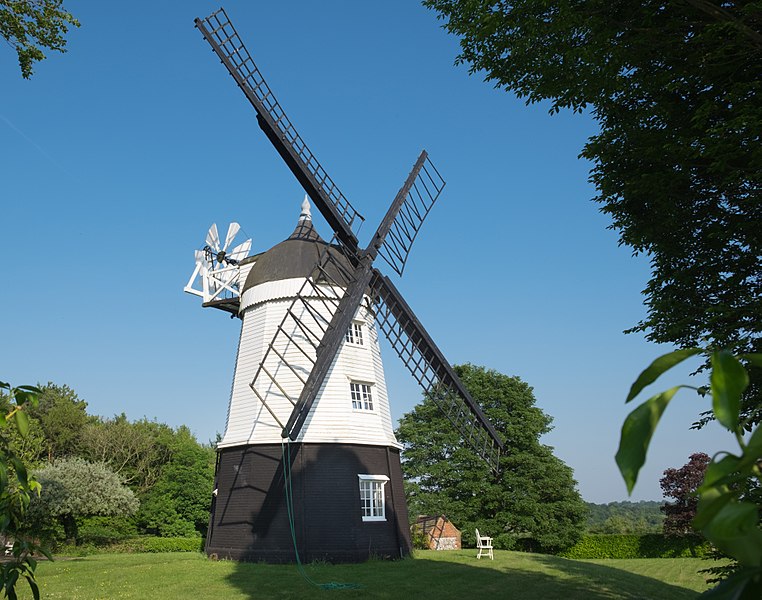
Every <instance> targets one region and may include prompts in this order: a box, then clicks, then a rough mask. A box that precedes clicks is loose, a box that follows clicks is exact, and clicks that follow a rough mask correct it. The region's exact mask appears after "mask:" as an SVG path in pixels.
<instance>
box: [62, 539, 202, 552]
mask: <svg viewBox="0 0 762 600" xmlns="http://www.w3.org/2000/svg"><path fill="white" fill-rule="evenodd" d="M203 549H204V540H203V538H201V537H173V538H161V537H153V536H140V537H131V538H126V539H123V540H120V541H117V542H113V541H110V542H106V541H103V540H93V541H91V542H90V543H85V544H81V545H79V546H76V545H73V544H64V545H61V546H59V547H57V548H56V549H55V554H58V555H63V556H89V555H91V554H97V553H145V552H201V551H202V550H203Z"/></svg>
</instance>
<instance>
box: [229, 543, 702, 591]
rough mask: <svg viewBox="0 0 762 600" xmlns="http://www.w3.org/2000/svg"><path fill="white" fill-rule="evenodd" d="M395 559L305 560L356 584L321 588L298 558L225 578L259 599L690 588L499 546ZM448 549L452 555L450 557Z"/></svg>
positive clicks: (246, 567)
mask: <svg viewBox="0 0 762 600" xmlns="http://www.w3.org/2000/svg"><path fill="white" fill-rule="evenodd" d="M427 554H428V553H423V555H422V556H421V557H420V558H415V559H406V560H398V561H380V560H371V561H368V562H365V563H361V564H351V565H350V564H346V565H328V564H311V565H307V566H305V568H304V569H305V572H306V573H307V575H308V576H309V577H310V578H311V579H312V580H314V581H315V582H317V583H329V582H336V583H354V584H358V585H360V586H362V587H361V589H343V590H326V589H321V588H319V587H316V586H314V585H312V584H310V583H309V582H307V581H306V580H305V579H304V578H303V577H302V576H301V574H300V573H299V571H298V569H297V567H296V565H265V564H247V563H238V564H237V565H236V566H235V567H234V569H233V571H232V572H231V573H230V575H229V576H228V581H229V583H230V584H231V585H233V586H234V587H235V588H236V589H237V590H239V591H240V592H242V594H243V595H244V597H246V598H251V599H254V598H256V599H257V600H260V599H263V598H323V597H326V598H327V597H331V596H332V597H338V598H365V599H367V598H379V599H387V598H388V599H390V600H391V599H397V598H437V599H447V598H458V599H461V598H471V597H476V596H480V597H490V598H498V599H500V598H511V599H527V600H553V599H556V598H558V599H561V600H615V599H616V600H644V599H648V600H658V599H662V598H663V599H665V600H682V599H688V598H696V597H697V596H698V594H697V593H696V592H694V591H692V590H689V589H686V588H683V587H678V586H675V585H670V584H668V583H664V582H662V581H658V580H655V579H651V578H649V577H644V576H642V575H637V574H634V573H629V572H627V571H623V570H621V569H617V568H613V567H607V566H602V565H595V564H588V563H582V562H577V561H573V560H565V559H559V558H556V557H551V556H540V555H530V554H521V553H514V552H506V553H498V554H497V555H496V560H495V561H494V562H493V561H485V560H480V561H477V560H476V558H475V557H473V556H472V555H471V554H470V553H468V552H465V551H463V552H457V553H450V552H448V553H444V552H443V553H437V556H436V557H431V558H430V556H431V555H428V556H427ZM447 555H449V556H447Z"/></svg>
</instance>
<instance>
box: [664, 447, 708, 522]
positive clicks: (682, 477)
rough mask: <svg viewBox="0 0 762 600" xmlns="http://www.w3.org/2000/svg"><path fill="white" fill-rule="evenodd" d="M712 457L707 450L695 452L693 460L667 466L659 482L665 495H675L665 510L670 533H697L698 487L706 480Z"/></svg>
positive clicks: (665, 506)
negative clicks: (706, 452)
mask: <svg viewBox="0 0 762 600" xmlns="http://www.w3.org/2000/svg"><path fill="white" fill-rule="evenodd" d="M710 461H711V458H709V455H707V454H704V453H703V452H696V453H694V454H691V455H690V457H689V460H688V462H687V463H686V464H684V465H683V466H682V467H680V468H679V469H666V470H665V471H664V476H663V477H662V478H661V479H660V480H659V485H660V486H661V490H662V492H663V493H664V497H665V498H671V499H672V501H671V502H669V501H668V502H666V503H665V504H664V505H663V506H662V507H661V510H662V512H663V513H664V515H665V519H664V533H665V534H666V535H689V534H692V533H695V530H694V529H693V525H692V522H693V518H694V517H695V516H696V509H697V508H698V496H697V495H696V490H698V488H699V486H700V485H701V483H702V482H703V481H704V473H706V468H707V466H708V465H709V462H710Z"/></svg>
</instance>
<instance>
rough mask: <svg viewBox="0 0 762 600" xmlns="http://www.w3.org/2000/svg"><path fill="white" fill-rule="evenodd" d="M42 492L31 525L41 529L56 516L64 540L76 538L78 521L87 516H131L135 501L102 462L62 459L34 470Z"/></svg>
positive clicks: (34, 504) (136, 503) (136, 501)
mask: <svg viewBox="0 0 762 600" xmlns="http://www.w3.org/2000/svg"><path fill="white" fill-rule="evenodd" d="M35 476H36V478H37V481H39V482H40V483H41V484H42V494H41V495H40V497H39V499H38V500H36V501H35V502H34V503H33V504H32V507H31V510H30V515H29V519H30V525H31V526H32V527H33V528H40V527H42V526H43V525H44V524H45V521H46V520H48V519H51V518H55V519H58V520H59V521H60V523H61V525H62V526H63V528H64V533H65V534H66V539H67V541H72V542H78V541H79V533H78V532H79V529H78V524H77V521H78V519H81V518H82V517H88V516H119V515H131V514H133V513H134V512H135V511H136V510H137V508H138V500H137V498H135V495H134V494H133V493H132V491H131V490H130V489H129V488H128V487H126V486H125V485H124V484H123V483H122V480H121V479H120V478H119V476H118V475H117V474H116V473H114V472H113V471H112V470H111V469H109V468H108V466H107V465H105V464H104V463H89V462H87V461H86V460H83V459H81V458H64V459H61V460H58V461H56V462H55V463H53V464H50V465H48V466H47V467H44V468H43V469H40V470H39V471H37V472H35Z"/></svg>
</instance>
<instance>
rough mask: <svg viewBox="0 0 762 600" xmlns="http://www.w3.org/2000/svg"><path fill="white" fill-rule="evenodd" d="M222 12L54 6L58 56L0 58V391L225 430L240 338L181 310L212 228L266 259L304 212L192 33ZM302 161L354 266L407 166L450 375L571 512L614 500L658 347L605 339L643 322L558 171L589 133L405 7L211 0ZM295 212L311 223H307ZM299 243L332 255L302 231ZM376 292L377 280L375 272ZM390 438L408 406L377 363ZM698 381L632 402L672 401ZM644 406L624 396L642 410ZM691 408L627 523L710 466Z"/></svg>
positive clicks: (708, 437) (195, 302) (708, 444)
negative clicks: (353, 216)
mask: <svg viewBox="0 0 762 600" xmlns="http://www.w3.org/2000/svg"><path fill="white" fill-rule="evenodd" d="M218 6H219V5H217V4H215V3H211V2H206V1H201V0H188V1H185V2H172V3H169V2H167V3H156V2H147V1H145V0H134V1H133V2H130V3H129V5H123V4H113V3H105V2H84V1H81V0H80V1H75V0H68V1H67V2H66V7H67V8H68V10H70V11H71V12H72V13H73V14H74V15H75V16H76V17H77V18H78V19H79V20H80V22H81V23H82V26H81V28H79V29H75V30H73V31H71V32H70V33H69V36H68V39H69V42H68V52H67V53H66V54H63V55H61V54H57V53H50V55H49V58H48V59H47V60H45V61H43V62H42V63H38V64H37V66H36V67H35V75H34V76H33V77H32V79H31V80H23V79H22V78H21V75H20V72H19V69H18V66H17V62H16V56H15V54H14V53H13V51H12V50H11V48H9V47H7V46H5V45H3V46H1V47H0V86H1V87H0V89H1V90H2V92H1V93H0V223H2V232H3V250H4V260H3V266H4V269H3V270H4V278H3V279H4V286H3V289H2V293H0V327H1V330H0V331H1V332H2V334H1V335H2V339H3V343H2V344H1V345H0V379H2V380H4V381H9V382H11V383H12V384H14V385H20V384H26V383H36V382H40V383H45V382H47V381H52V382H55V383H57V384H66V385H68V386H70V387H71V388H73V389H74V390H75V391H76V392H77V393H78V394H79V396H80V398H82V399H84V400H86V401H87V403H88V411H89V412H90V413H91V414H98V415H102V416H104V417H109V416H113V415H115V414H119V413H122V412H124V413H126V414H127V416H128V417H129V418H130V419H139V418H142V417H144V416H145V417H148V418H149V419H156V420H158V421H161V422H165V423H168V424H170V425H172V426H173V427H177V426H180V425H187V426H188V427H189V428H190V429H191V430H192V431H193V432H194V433H195V435H196V436H197V438H198V439H199V440H200V441H202V442H206V441H209V440H213V439H214V437H215V434H216V433H217V432H220V433H221V432H222V431H223V430H224V427H225V417H226V412H227V403H228V398H229V394H230V386H231V382H232V375H233V368H234V362H235V352H236V346H237V340H238V334H239V327H240V321H238V320H237V319H232V320H231V319H230V318H229V315H227V314H226V313H223V312H221V311H216V310H213V309H202V307H201V306H200V299H199V298H197V297H195V296H191V295H188V294H185V293H183V286H184V285H185V284H186V282H187V280H188V277H189V276H190V274H191V272H192V271H193V267H194V254H193V253H194V250H195V249H198V248H201V247H202V246H203V245H204V236H205V234H206V231H207V229H208V228H209V226H210V225H211V224H212V223H217V225H218V227H219V228H220V230H221V231H225V230H226V228H227V224H228V223H230V222H231V221H237V222H239V223H240V224H241V226H242V228H243V231H244V232H245V233H246V234H247V235H248V236H250V237H252V238H253V247H252V251H253V252H255V253H256V252H262V251H265V250H267V249H268V248H270V247H272V246H273V245H275V244H277V243H278V242H280V241H282V240H283V239H285V238H286V237H287V236H288V235H289V234H290V233H291V231H292V230H293V228H294V226H295V224H296V221H297V218H298V216H299V212H300V204H301V201H302V198H303V195H304V192H303V190H302V189H301V187H300V185H299V184H298V182H297V181H296V180H295V178H294V177H293V175H292V174H291V172H290V171H289V170H288V168H287V167H286V166H285V165H284V164H283V162H282V160H281V159H280V157H279V156H278V155H277V153H276V152H275V150H274V149H273V147H272V146H271V144H270V143H269V141H268V140H267V139H266V138H265V136H264V134H263V133H262V132H261V131H260V129H259V127H258V126H257V123H256V118H255V112H254V109H253V108H252V107H251V106H250V105H249V103H248V101H247V100H246V99H245V97H244V95H243V94H242V93H241V92H240V90H238V89H237V87H236V86H235V84H234V82H233V80H232V79H231V77H230V76H229V75H228V73H227V71H226V70H225V68H224V67H223V66H222V65H221V64H220V63H219V61H218V59H217V58H216V56H215V55H214V54H213V53H212V51H211V49H210V47H209V46H208V45H207V43H206V42H205V41H204V40H203V38H202V37H201V34H200V33H199V32H198V31H197V30H196V29H195V28H194V25H193V20H194V18H195V17H206V16H207V15H208V14H210V13H212V12H213V11H214V10H216V9H217V8H218ZM225 8H226V10H227V12H228V14H229V16H230V18H231V20H232V21H233V23H234V25H235V26H236V28H237V30H238V32H239V34H240V35H241V37H242V39H243V40H244V42H245V43H246V46H247V48H248V50H249V52H250V53H251V54H252V56H253V58H254V60H255V62H256V63H257V65H258V66H259V68H260V70H261V71H262V73H263V74H264V76H265V78H266V79H267V81H268V83H269V85H270V87H271V88H272V89H273V91H274V92H275V94H276V96H277V97H278V99H279V101H280V103H281V105H282V106H283V108H284V109H285V111H286V113H287V115H288V116H289V118H290V119H291V121H292V122H293V123H294V125H295V126H296V128H297V130H298V131H299V133H300V134H301V136H302V138H303V139H304V140H305V141H306V142H307V144H308V145H309V147H310V149H311V150H312V152H313V153H314V154H315V156H316V157H317V158H318V160H320V162H321V163H322V165H323V166H324V167H325V168H326V170H327V171H328V173H329V174H330V175H331V177H332V178H333V179H334V181H335V182H336V183H337V184H338V186H339V187H340V189H341V190H342V192H343V193H344V195H345V196H346V197H347V198H348V199H349V200H350V202H351V203H352V204H353V205H354V207H355V208H356V209H357V210H358V211H359V212H360V213H362V215H363V216H364V217H365V219H366V223H365V226H364V228H363V230H362V231H361V232H360V236H359V237H360V241H361V243H363V244H364V243H367V242H368V240H369V238H370V236H371V234H372V233H373V231H374V230H375V228H376V226H377V223H378V222H379V220H380V219H381V217H382V216H383V214H384V213H385V212H386V209H387V207H388V205H389V203H390V202H391V200H392V199H393V197H394V195H395V193H396V192H397V190H398V189H399V187H400V185H401V184H402V182H403V181H404V179H405V177H406V176H407V174H408V172H409V171H410V168H411V167H412V164H413V163H414V161H415V159H416V157H417V156H418V154H419V152H420V150H421V149H422V148H425V149H426V150H427V151H428V152H429V155H430V158H431V160H432V162H433V163H434V164H435V165H436V167H437V169H438V170H439V172H440V173H441V174H442V176H443V177H444V179H445V180H446V181H447V185H446V187H445V189H444V191H443V193H442V195H441V196H440V199H439V200H438V202H437V205H436V206H435V207H434V209H433V210H432V212H431V214H430V215H429V217H428V219H427V221H426V223H425V224H424V226H423V229H422V231H421V233H420V234H419V236H418V238H417V240H416V242H415V244H414V245H413V248H412V251H411V255H410V258H409V260H408V264H407V267H406V270H405V273H404V276H403V277H402V278H401V279H400V278H398V277H397V276H396V275H395V274H393V273H391V271H390V270H389V269H387V270H386V274H388V275H390V276H391V277H392V279H393V281H394V282H395V284H396V285H397V287H398V288H399V289H400V291H401V292H402V294H403V296H404V297H405V299H406V300H407V302H408V303H409V304H410V305H411V307H412V309H413V310H414V311H415V313H416V315H417V316H418V317H419V319H420V320H421V321H422V323H423V324H424V326H425V327H426V329H427V330H428V331H429V332H430V333H431V335H432V337H433V338H434V339H435V341H436V342H437V344H438V345H439V347H440V349H441V350H442V351H443V352H444V354H445V356H447V357H448V359H449V360H450V362H451V363H453V364H460V363H465V362H471V363H474V364H478V365H484V366H486V367H489V368H491V369H496V370H498V371H500V372H502V373H505V374H508V375H515V376H518V377H520V378H522V379H523V380H524V381H526V382H528V383H529V384H530V385H531V386H532V387H533V389H534V394H535V397H536V400H537V406H539V407H540V408H541V409H542V410H543V411H545V412H546V413H547V414H549V415H551V416H552V417H553V419H554V429H553V431H551V432H550V433H549V434H547V435H546V436H544V437H543V439H542V441H543V443H545V444H548V445H550V446H553V447H554V449H555V453H556V455H557V456H558V457H559V458H561V459H562V460H563V461H564V462H566V463H567V464H568V465H569V466H570V467H572V468H573V469H574V475H575V478H576V480H577V482H578V484H579V490H580V492H581V493H582V496H583V498H584V499H585V500H587V501H590V502H599V503H601V502H611V501H621V500H626V499H628V496H627V492H626V489H625V486H624V483H623V482H622V479H621V476H620V475H619V473H618V471H617V469H616V464H615V462H614V455H615V453H616V449H617V445H618V439H619V432H620V428H621V425H622V422H623V420H624V418H625V416H626V415H627V413H628V412H629V411H630V410H631V409H632V408H634V405H628V406H625V404H624V399H625V397H626V395H627V392H628V390H629V387H630V385H631V383H632V382H633V381H634V380H635V378H636V377H637V375H638V374H639V372H640V371H641V370H642V369H644V368H645V367H646V366H647V365H648V364H649V363H650V362H651V361H652V360H653V359H654V358H656V357H657V356H659V355H660V354H663V353H665V352H668V351H670V350H671V349H672V348H671V347H669V346H657V345H654V344H652V343H649V342H647V341H646V340H645V339H644V337H643V336H642V335H640V334H629V335H625V334H624V333H623V331H624V330H625V329H628V328H630V327H632V326H634V325H635V324H637V323H638V321H640V320H641V319H643V318H644V317H645V315H646V309H645V307H644V305H643V299H644V298H643V296H642V294H641V290H642V289H643V288H644V287H645V285H646V282H647V280H648V277H649V264H648V257H645V256H637V257H634V256H632V253H631V251H630V250H629V249H628V248H626V247H620V246H619V245H618V236H617V233H616V231H612V230H611V229H609V225H610V221H609V219H608V218H607V217H606V216H605V215H603V214H601V213H600V211H599V207H598V205H597V204H596V203H594V202H593V201H592V198H593V197H594V195H595V190H594V188H593V186H592V185H591V184H590V183H588V173H589V170H590V168H591V165H590V164H589V163H587V162H586V161H584V160H582V159H580V158H578V155H579V153H580V151H581V149H582V147H583V145H584V143H585V140H586V139H587V138H589V137H590V136H591V135H594V134H595V132H596V124H595V122H594V121H593V119H592V118H591V117H590V116H589V115H585V114H571V113H560V114H558V115H553V116H551V115H549V114H548V106H547V105H542V104H540V105H533V106H526V105H525V103H524V101H523V100H520V99H517V98H515V97H514V96H513V95H512V94H510V93H507V92H505V91H503V90H498V89H495V88H494V87H493V86H492V84H490V83H486V82H484V81H483V76H482V75H480V74H474V75H469V73H468V69H467V67H466V66H463V65H460V66H456V65H455V64H454V62H455V57H456V55H457V53H458V41H457V39H456V38H454V37H453V36H451V35H450V34H448V33H446V32H445V31H444V30H443V29H442V28H441V22H440V21H437V19H436V15H435V13H433V12H431V11H428V10H427V9H425V8H423V7H422V6H420V5H418V4H416V3H415V2H402V1H401V0H393V1H389V2H384V3H374V4H372V5H371V4H369V3H360V2H358V3H349V2H338V1H335V0H326V1H325V2H320V3H317V2H296V3H276V2H267V3H265V2H256V3H254V2H241V1H239V2H235V1H233V2H229V3H228V4H227V5H226V6H225ZM314 212H316V211H314ZM315 223H316V227H317V229H318V231H319V232H320V233H321V235H322V236H323V237H324V238H326V239H329V238H330V237H331V232H330V230H329V228H328V226H327V225H326V224H325V222H322V221H321V220H320V218H319V217H316V218H315ZM382 270H383V268H382ZM382 352H384V356H385V371H386V377H387V385H388V388H389V396H390V399H391V403H392V412H393V416H394V418H395V419H398V418H399V417H401V416H402V415H403V414H404V413H406V412H408V411H410V410H412V408H413V407H414V405H415V404H416V403H417V402H419V401H420V399H421V393H420V390H419V388H418V387H417V384H416V383H415V382H414V381H413V380H412V378H411V377H410V376H409V375H408V373H407V371H406V370H405V368H404V367H403V365H402V364H401V363H400V362H399V361H398V360H397V358H396V357H395V356H394V355H393V354H392V353H391V352H390V348H388V347H386V348H385V350H384V347H382ZM696 366H697V364H696V363H693V364H691V365H687V366H685V368H682V369H680V370H678V372H677V373H676V374H675V375H673V376H670V377H666V378H665V379H664V381H663V382H661V381H659V382H657V383H656V384H654V385H653V386H652V387H651V388H649V389H648V390H647V392H651V393H656V392H658V391H661V390H662V389H665V388H666V387H669V386H671V385H674V384H676V383H694V384H700V383H701V381H700V380H699V381H694V382H691V381H690V378H689V373H690V372H691V370H692V368H695V367H696ZM646 397H648V394H645V395H644V396H643V399H645V398H646ZM708 408H709V407H708V405H707V403H706V400H701V399H699V398H698V397H697V396H695V395H692V394H691V393H689V392H684V393H681V394H678V396H677V397H676V398H675V400H673V402H672V404H671V405H670V406H669V408H668V410H667V413H666V415H665V417H664V419H663V420H662V423H661V425H660V427H659V430H658V431H657V432H656V434H655V436H654V439H653V441H652V445H651V450H650V453H649V457H648V460H647V462H646V465H645V467H644V468H643V470H642V472H641V475H640V480H639V482H638V485H637V487H636V488H635V491H634V493H633V495H632V496H631V497H629V499H631V500H660V499H661V491H660V489H659V484H658V480H659V477H660V476H661V474H662V472H663V471H664V469H666V468H669V467H679V466H681V465H683V464H685V463H686V462H687V460H688V457H689V455H690V454H692V453H694V452H698V451H703V452H707V453H708V454H710V455H712V454H714V453H715V452H717V451H719V450H721V449H722V448H726V447H728V442H729V441H730V440H729V437H728V436H727V434H726V433H725V432H724V431H723V430H722V429H721V428H720V427H719V426H718V425H716V424H712V425H710V426H708V427H706V428H705V429H703V430H702V431H700V432H696V431H692V430H690V425H691V423H692V422H693V421H695V420H696V418H697V415H698V413H699V412H701V411H703V410H707V409H708Z"/></svg>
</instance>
